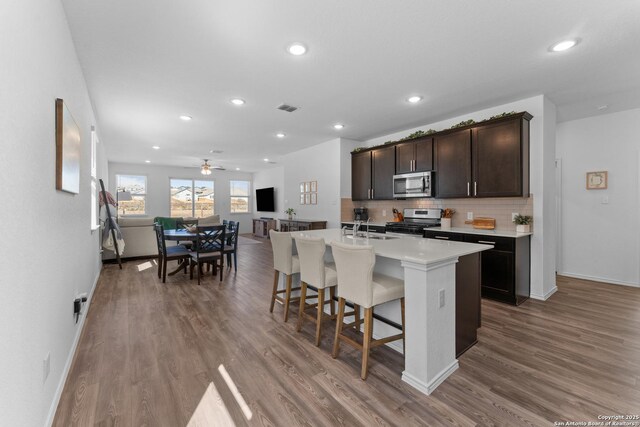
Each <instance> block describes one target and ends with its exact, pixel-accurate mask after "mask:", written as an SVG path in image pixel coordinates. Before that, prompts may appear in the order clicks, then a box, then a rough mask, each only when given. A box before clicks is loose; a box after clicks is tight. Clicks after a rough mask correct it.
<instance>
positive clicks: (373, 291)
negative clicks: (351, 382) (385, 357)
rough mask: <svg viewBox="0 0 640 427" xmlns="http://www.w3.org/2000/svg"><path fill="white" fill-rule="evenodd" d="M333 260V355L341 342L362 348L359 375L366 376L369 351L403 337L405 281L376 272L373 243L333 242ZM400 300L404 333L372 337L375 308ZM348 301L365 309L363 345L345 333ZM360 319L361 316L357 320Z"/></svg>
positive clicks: (336, 354)
mask: <svg viewBox="0 0 640 427" xmlns="http://www.w3.org/2000/svg"><path fill="white" fill-rule="evenodd" d="M331 249H332V251H333V259H334V260H335V262H336V270H337V272H338V297H339V299H338V317H337V319H336V336H335V340H334V342H333V353H332V356H333V358H334V359H335V358H336V357H338V352H339V350H340V341H345V342H346V343H348V344H350V345H352V346H354V347H356V348H358V349H360V350H362V370H361V372H360V377H361V378H362V379H363V380H365V379H366V378H367V369H368V366H367V365H368V362H369V350H370V349H371V348H372V347H377V346H380V345H382V344H386V343H388V342H391V341H395V340H399V339H402V340H404V282H403V281H402V280H400V279H396V278H394V277H389V276H385V275H382V274H378V273H374V272H373V268H374V266H375V264H376V255H375V252H374V250H373V246H354V245H353V244H345V243H338V242H333V243H331ZM397 299H399V300H400V307H401V313H402V333H400V334H397V335H392V336H390V337H386V338H381V339H378V340H372V339H371V336H372V334H373V307H374V306H376V305H380V304H384V303H386V302H389V301H393V300H397ZM345 300H349V301H351V302H353V303H354V304H357V305H359V306H361V307H363V308H364V309H365V312H364V336H363V338H362V344H360V343H359V342H357V341H355V340H353V339H352V338H350V337H348V336H345V335H344V334H343V333H342V328H343V326H344V325H343V320H344V315H345V313H344V306H345ZM356 322H357V323H359V322H358V319H356Z"/></svg>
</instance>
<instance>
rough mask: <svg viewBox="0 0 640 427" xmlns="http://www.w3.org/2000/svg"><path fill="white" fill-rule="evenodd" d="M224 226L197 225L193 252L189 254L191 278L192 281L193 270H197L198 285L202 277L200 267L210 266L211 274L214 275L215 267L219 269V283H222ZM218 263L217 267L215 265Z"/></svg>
mask: <svg viewBox="0 0 640 427" xmlns="http://www.w3.org/2000/svg"><path fill="white" fill-rule="evenodd" d="M225 229H226V227H225V226H224V225H208V226H201V225H199V226H198V228H197V230H198V236H197V240H196V245H195V248H194V250H193V251H192V252H191V254H190V256H191V268H190V270H191V278H192V279H193V269H194V268H196V269H197V270H198V285H199V284H200V276H201V275H202V273H203V272H202V265H203V264H212V265H213V274H214V275H215V274H216V269H217V267H219V268H220V281H221V282H222V277H223V272H224V256H223V255H224V247H225ZM218 262H219V265H218V264H217V263H218Z"/></svg>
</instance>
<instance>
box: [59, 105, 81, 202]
mask: <svg viewBox="0 0 640 427" xmlns="http://www.w3.org/2000/svg"><path fill="white" fill-rule="evenodd" d="M80 160H81V159H80V128H79V127H78V125H77V124H76V122H75V120H74V119H73V116H71V112H70V111H69V109H68V108H67V106H66V104H65V103H64V101H63V100H62V99H60V98H58V99H56V189H57V190H62V191H66V192H68V193H73V194H78V193H79V192H80Z"/></svg>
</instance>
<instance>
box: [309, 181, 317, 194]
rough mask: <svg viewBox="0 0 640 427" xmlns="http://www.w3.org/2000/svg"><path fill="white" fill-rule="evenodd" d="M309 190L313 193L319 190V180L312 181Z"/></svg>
mask: <svg viewBox="0 0 640 427" xmlns="http://www.w3.org/2000/svg"><path fill="white" fill-rule="evenodd" d="M309 191H311V192H312V193H315V192H316V191H318V181H311V189H310V190H309Z"/></svg>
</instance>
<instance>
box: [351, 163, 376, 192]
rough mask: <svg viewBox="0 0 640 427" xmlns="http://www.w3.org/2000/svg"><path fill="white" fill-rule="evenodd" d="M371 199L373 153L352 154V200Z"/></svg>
mask: <svg viewBox="0 0 640 427" xmlns="http://www.w3.org/2000/svg"><path fill="white" fill-rule="evenodd" d="M370 198H371V151H365V152H361V153H353V154H351V199H352V200H369V199H370Z"/></svg>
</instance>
